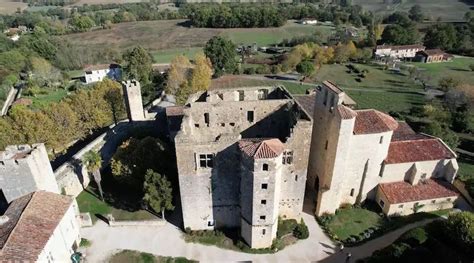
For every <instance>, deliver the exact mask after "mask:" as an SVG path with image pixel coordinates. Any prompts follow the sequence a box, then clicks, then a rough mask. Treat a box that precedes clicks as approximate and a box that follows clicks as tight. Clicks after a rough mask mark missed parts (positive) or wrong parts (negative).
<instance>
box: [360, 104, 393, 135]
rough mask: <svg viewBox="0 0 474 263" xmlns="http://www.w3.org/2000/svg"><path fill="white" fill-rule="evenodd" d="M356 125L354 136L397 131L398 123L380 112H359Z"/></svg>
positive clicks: (371, 110)
mask: <svg viewBox="0 0 474 263" xmlns="http://www.w3.org/2000/svg"><path fill="white" fill-rule="evenodd" d="M356 113H357V117H356V119H355V124H354V134H372V133H381V132H388V131H393V130H395V129H397V127H398V122H397V121H396V120H395V119H394V118H392V117H391V116H389V115H387V114H385V113H383V112H380V111H378V110H373V109H370V110H358V111H356Z"/></svg>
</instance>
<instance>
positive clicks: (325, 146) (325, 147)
mask: <svg viewBox="0 0 474 263" xmlns="http://www.w3.org/2000/svg"><path fill="white" fill-rule="evenodd" d="M328 144H329V142H328V141H326V145H324V150H327V149H328Z"/></svg>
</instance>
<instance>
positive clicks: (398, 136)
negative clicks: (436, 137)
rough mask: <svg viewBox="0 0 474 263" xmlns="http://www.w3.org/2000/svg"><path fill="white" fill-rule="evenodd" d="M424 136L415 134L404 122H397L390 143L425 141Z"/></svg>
mask: <svg viewBox="0 0 474 263" xmlns="http://www.w3.org/2000/svg"><path fill="white" fill-rule="evenodd" d="M425 138H427V136H426V135H423V134H419V133H416V132H415V131H414V130H413V129H412V128H411V127H410V125H408V123H406V122H404V121H400V122H398V127H397V128H396V129H395V130H394V131H393V135H392V142H395V141H406V140H416V139H425Z"/></svg>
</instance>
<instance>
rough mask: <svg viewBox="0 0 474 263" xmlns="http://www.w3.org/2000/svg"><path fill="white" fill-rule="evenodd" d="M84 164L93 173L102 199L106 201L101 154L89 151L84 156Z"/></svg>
mask: <svg viewBox="0 0 474 263" xmlns="http://www.w3.org/2000/svg"><path fill="white" fill-rule="evenodd" d="M83 162H84V164H85V165H86V167H87V170H88V171H89V172H91V173H92V175H93V177H94V181H95V183H96V184H97V187H98V188H99V193H100V199H102V201H104V194H103V192H102V185H101V181H102V175H101V174H100V169H101V168H102V158H101V157H100V154H99V153H98V152H96V151H88V152H87V153H86V154H84V157H83Z"/></svg>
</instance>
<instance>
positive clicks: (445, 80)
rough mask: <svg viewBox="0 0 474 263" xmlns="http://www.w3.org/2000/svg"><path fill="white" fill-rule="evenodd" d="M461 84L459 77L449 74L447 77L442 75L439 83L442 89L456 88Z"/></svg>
mask: <svg viewBox="0 0 474 263" xmlns="http://www.w3.org/2000/svg"><path fill="white" fill-rule="evenodd" d="M460 84H461V81H460V80H459V79H456V78H453V77H450V76H447V77H442V78H441V79H440V80H439V82H438V85H439V87H440V88H441V90H442V91H449V90H451V89H453V88H456V87H457V86H459V85H460Z"/></svg>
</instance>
